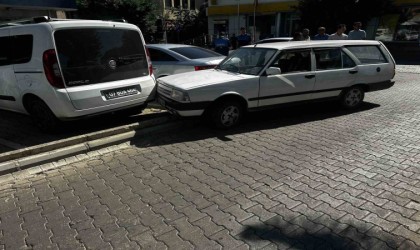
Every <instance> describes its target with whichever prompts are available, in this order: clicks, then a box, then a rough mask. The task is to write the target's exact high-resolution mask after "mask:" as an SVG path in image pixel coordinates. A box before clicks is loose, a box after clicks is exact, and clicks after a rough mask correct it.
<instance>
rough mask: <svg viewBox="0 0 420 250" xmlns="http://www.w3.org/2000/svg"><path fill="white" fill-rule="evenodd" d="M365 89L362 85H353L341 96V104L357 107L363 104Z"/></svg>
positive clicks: (346, 106) (347, 106)
mask: <svg viewBox="0 0 420 250" xmlns="http://www.w3.org/2000/svg"><path fill="white" fill-rule="evenodd" d="M364 98H365V91H364V90H363V89H362V88H361V87H351V88H350V89H348V90H346V91H345V92H344V94H343V95H342V97H341V104H342V105H343V106H344V107H345V108H356V107H358V106H360V104H362V102H363V99H364Z"/></svg>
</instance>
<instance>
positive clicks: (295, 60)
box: [271, 49, 311, 74]
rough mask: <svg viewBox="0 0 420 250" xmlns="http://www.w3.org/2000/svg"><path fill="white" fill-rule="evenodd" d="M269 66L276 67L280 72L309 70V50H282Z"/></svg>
mask: <svg viewBox="0 0 420 250" xmlns="http://www.w3.org/2000/svg"><path fill="white" fill-rule="evenodd" d="M271 67H278V68H280V69H281V72H282V74H288V73H295V72H305V71H311V50H310V49H305V50H293V51H283V52H282V53H280V55H279V57H278V59H276V60H274V62H273V64H272V65H271Z"/></svg>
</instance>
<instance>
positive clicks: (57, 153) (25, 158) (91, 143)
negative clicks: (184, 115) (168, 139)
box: [0, 116, 183, 174]
mask: <svg viewBox="0 0 420 250" xmlns="http://www.w3.org/2000/svg"><path fill="white" fill-rule="evenodd" d="M182 124H183V122H182V121H176V119H175V118H173V117H171V116H166V117H158V118H153V119H150V120H146V121H142V122H139V123H133V124H128V125H124V126H120V127H116V128H112V129H107V130H103V131H99V132H93V133H89V134H85V135H80V136H75V137H72V138H68V139H63V140H58V141H55V142H49V143H44V144H41V145H36V146H33V147H28V148H25V149H20V150H15V151H12V152H7V153H3V154H0V174H6V173H10V172H14V171H19V170H22V169H25V168H29V167H32V166H35V165H37V164H44V163H47V162H50V161H54V160H57V159H61V158H65V157H69V156H73V155H77V154H83V153H87V152H89V151H94V150H98V149H100V148H104V147H107V146H110V145H113V144H119V143H122V142H125V141H128V140H130V139H131V138H134V137H135V136H141V135H146V134H148V133H151V132H156V131H165V130H169V129H173V128H178V127H180V126H182Z"/></svg>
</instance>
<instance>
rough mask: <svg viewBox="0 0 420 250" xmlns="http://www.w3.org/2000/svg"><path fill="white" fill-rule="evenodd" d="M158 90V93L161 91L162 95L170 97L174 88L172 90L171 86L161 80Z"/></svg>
mask: <svg viewBox="0 0 420 250" xmlns="http://www.w3.org/2000/svg"><path fill="white" fill-rule="evenodd" d="M157 91H158V93H159V94H160V95H163V96H168V97H170V96H171V92H172V90H171V88H170V87H168V86H166V85H164V84H162V83H161V82H158V88H157Z"/></svg>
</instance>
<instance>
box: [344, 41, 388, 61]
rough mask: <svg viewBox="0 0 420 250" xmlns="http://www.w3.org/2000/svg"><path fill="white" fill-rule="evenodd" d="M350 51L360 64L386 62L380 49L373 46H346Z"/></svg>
mask: <svg viewBox="0 0 420 250" xmlns="http://www.w3.org/2000/svg"><path fill="white" fill-rule="evenodd" d="M346 48H347V49H348V50H350V52H351V53H353V54H354V55H355V56H356V57H357V59H359V61H360V62H361V63H362V64H377V63H386V62H387V60H386V59H385V57H384V55H383V54H382V52H381V50H380V49H379V48H378V47H377V46H375V45H371V46H365V45H363V46H362V45H360V46H346Z"/></svg>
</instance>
